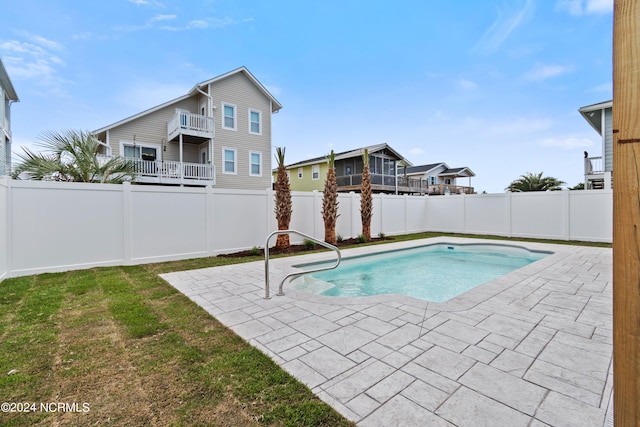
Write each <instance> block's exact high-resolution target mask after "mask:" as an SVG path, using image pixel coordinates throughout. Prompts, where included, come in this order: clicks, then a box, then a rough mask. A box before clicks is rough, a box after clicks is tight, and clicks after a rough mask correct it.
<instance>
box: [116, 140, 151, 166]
mask: <svg viewBox="0 0 640 427" xmlns="http://www.w3.org/2000/svg"><path fill="white" fill-rule="evenodd" d="M159 151H160V149H159V147H155V146H153V145H146V144H135V143H132V142H121V143H120V153H122V156H123V157H126V158H129V159H142V160H146V161H149V162H153V161H155V160H157V159H158V152H159Z"/></svg>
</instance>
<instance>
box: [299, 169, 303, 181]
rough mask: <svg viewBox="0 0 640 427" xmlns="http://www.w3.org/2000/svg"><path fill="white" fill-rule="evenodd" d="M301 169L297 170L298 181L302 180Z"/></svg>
mask: <svg viewBox="0 0 640 427" xmlns="http://www.w3.org/2000/svg"><path fill="white" fill-rule="evenodd" d="M302 171H303V169H302V168H298V179H302Z"/></svg>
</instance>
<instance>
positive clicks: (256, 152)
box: [249, 151, 262, 177]
mask: <svg viewBox="0 0 640 427" xmlns="http://www.w3.org/2000/svg"><path fill="white" fill-rule="evenodd" d="M253 154H257V155H258V156H260V164H259V165H260V173H259V174H256V173H252V172H251V167H252V166H253V163H251V156H252V155H253ZM249 176H260V177H261V176H262V153H261V152H260V151H249Z"/></svg>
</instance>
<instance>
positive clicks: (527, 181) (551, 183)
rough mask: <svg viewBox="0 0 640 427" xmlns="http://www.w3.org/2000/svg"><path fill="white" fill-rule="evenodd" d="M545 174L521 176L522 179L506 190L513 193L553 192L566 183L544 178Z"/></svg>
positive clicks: (549, 177) (548, 177) (529, 173)
mask: <svg viewBox="0 0 640 427" xmlns="http://www.w3.org/2000/svg"><path fill="white" fill-rule="evenodd" d="M542 174H543V172H540V173H538V174H533V173H531V172H528V173H526V174H525V175H521V176H520V178H518V179H516V180H515V181H513V182H512V183H511V184H509V186H508V187H507V188H505V190H508V191H513V192H521V191H552V190H560V186H561V185H562V184H564V181H560V180H559V179H557V178H554V177H551V176H545V177H543V176H542Z"/></svg>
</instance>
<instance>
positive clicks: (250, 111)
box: [248, 108, 262, 135]
mask: <svg viewBox="0 0 640 427" xmlns="http://www.w3.org/2000/svg"><path fill="white" fill-rule="evenodd" d="M251 113H258V128H259V129H260V131H259V132H252V131H251ZM248 125H249V133H250V134H252V135H262V111H260V110H256V109H255V108H249V123H248Z"/></svg>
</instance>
